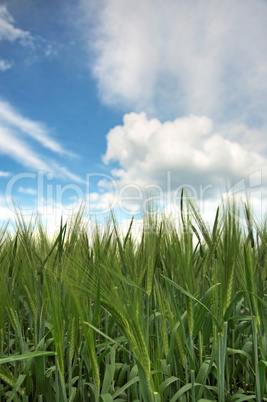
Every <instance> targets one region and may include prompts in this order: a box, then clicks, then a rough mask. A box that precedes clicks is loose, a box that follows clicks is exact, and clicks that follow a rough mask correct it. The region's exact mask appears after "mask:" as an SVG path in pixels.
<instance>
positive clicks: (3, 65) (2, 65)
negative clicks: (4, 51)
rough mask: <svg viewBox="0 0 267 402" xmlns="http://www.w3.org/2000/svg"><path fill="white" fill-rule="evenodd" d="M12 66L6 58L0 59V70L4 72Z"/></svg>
mask: <svg viewBox="0 0 267 402" xmlns="http://www.w3.org/2000/svg"><path fill="white" fill-rule="evenodd" d="M11 67H12V63H10V62H9V61H7V60H3V59H0V71H2V72H5V71H7V70H9V69H10V68H11Z"/></svg>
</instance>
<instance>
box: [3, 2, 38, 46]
mask: <svg viewBox="0 0 267 402" xmlns="http://www.w3.org/2000/svg"><path fill="white" fill-rule="evenodd" d="M0 40H8V41H10V42H14V41H16V40H18V41H19V42H20V44H21V45H23V46H33V37H32V36H31V34H30V32H28V31H23V30H22V29H19V28H16V27H15V21H14V19H13V17H12V16H11V14H10V13H9V11H8V10H7V7H6V5H0Z"/></svg>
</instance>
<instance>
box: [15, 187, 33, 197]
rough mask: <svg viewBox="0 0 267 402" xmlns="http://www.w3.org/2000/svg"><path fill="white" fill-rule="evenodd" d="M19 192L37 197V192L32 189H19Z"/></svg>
mask: <svg viewBox="0 0 267 402" xmlns="http://www.w3.org/2000/svg"><path fill="white" fill-rule="evenodd" d="M18 192H19V193H21V194H27V195H36V194H37V190H35V189H34V188H31V187H19V188H18Z"/></svg>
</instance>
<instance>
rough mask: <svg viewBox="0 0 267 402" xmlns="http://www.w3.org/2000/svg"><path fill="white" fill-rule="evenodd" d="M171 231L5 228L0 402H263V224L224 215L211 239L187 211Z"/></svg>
mask: <svg viewBox="0 0 267 402" xmlns="http://www.w3.org/2000/svg"><path fill="white" fill-rule="evenodd" d="M242 217H243V218H244V219H241V218H242ZM179 221H180V225H179V227H178V228H177V225H175V222H174V220H170V219H165V218H161V219H160V218H159V217H158V216H156V215H155V214H152V213H149V211H148V213H147V214H146V216H145V218H144V230H143V233H142V235H141V238H140V240H138V241H137V240H136V239H134V238H133V236H132V234H131V227H130V229H129V231H128V233H126V234H125V235H124V236H121V234H120V233H118V226H117V225H116V223H115V219H114V218H111V219H110V224H108V225H107V228H106V231H105V233H104V234H103V233H100V232H98V231H97V230H96V231H95V233H94V234H93V236H91V237H90V238H89V235H88V231H87V228H86V226H85V225H84V224H83V219H82V214H79V215H78V216H77V217H76V218H75V219H73V220H72V221H71V222H69V223H68V224H66V225H63V224H62V225H61V228H60V230H59V233H58V235H57V237H56V238H55V239H54V240H51V239H50V238H49V237H48V236H47V234H46V232H45V230H44V229H43V228H42V225H40V224H38V222H35V223H30V224H27V225H26V224H25V222H24V220H23V217H22V216H20V215H19V214H18V218H17V230H16V233H15V234H13V235H12V236H11V235H10V234H8V231H7V230H6V228H3V230H2V233H1V237H0V239H1V241H0V399H1V400H3V401H5V400H8V401H12V400H14V401H38V402H39V401H49V402H53V401H57V402H62V401H92V402H94V401H95V402H98V401H100V402H101V401H102V402H109V401H113V400H115V401H145V402H152V401H156V402H157V401H171V402H174V401H209V400H215V401H220V402H223V401H235V402H238V401H240V402H241V401H248V400H255V401H257V402H262V401H264V400H265V401H266V400H267V398H266V393H267V385H266V384H267V382H266V368H267V314H266V311H267V310H266V306H267V295H266V293H267V289H266V287H267V286H266V278H267V254H266V248H267V221H264V222H256V221H255V220H254V218H253V215H252V212H251V210H250V208H249V207H248V205H246V204H244V206H243V207H242V208H241V209H240V210H239V208H238V207H237V204H235V203H229V202H225V203H224V205H223V206H222V207H221V208H220V209H219V208H218V210H217V214H216V217H215V219H214V223H213V225H211V227H209V226H208V225H207V224H205V222H204V221H203V219H202V217H201V214H200V213H199V212H198V210H197V207H196V205H195V204H193V203H191V201H190V199H187V200H186V199H185V198H184V197H182V199H181V213H180V216H179ZM244 222H245V224H244Z"/></svg>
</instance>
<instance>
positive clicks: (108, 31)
mask: <svg viewBox="0 0 267 402" xmlns="http://www.w3.org/2000/svg"><path fill="white" fill-rule="evenodd" d="M101 4H102V7H100V10H99V14H98V20H97V23H96V24H95V25H94V31H93V35H90V38H93V39H90V45H91V46H90V50H91V48H92V47H93V49H94V51H95V55H96V57H95V61H94V64H93V67H92V70H93V74H94V76H95V77H96V79H97V80H98V84H99V90H100V94H101V97H102V99H103V100H104V101H105V102H106V103H108V104H111V105H114V104H117V105H120V106H122V107H123V108H124V110H125V107H126V108H127V109H128V110H129V108H132V109H134V110H135V111H142V110H145V111H147V112H149V114H150V115H151V114H154V115H155V114H157V115H158V116H160V117H161V118H164V119H165V118H170V117H172V118H173V117H174V116H177V115H187V114H191V113H193V114H197V115H202V114H205V115H208V116H212V117H218V116H219V117H220V118H222V117H223V118H224V120H229V119H231V118H233V117H236V116H239V117H240V116H241V117H243V118H244V119H245V118H246V117H247V114H249V115H250V116H251V117H254V118H263V119H265V107H266V101H267V94H266V92H267V91H266V90H267V84H266V83H267V56H266V55H267V41H266V37H267V24H266V19H267V3H266V2H264V1H262V0H225V1H223V2H220V3H218V2H214V1H210V0H200V1H196V0H181V1H173V0H165V1H154V0H145V1H144V0H135V1H131V0H130V1H127V2H125V1H123V0H107V1H105V2H102V3H101ZM87 7H90V6H89V5H87V2H84V9H85V10H86V9H87ZM94 18H96V15H95V14H94ZM90 55H91V53H90ZM226 113H227V116H226Z"/></svg>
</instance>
